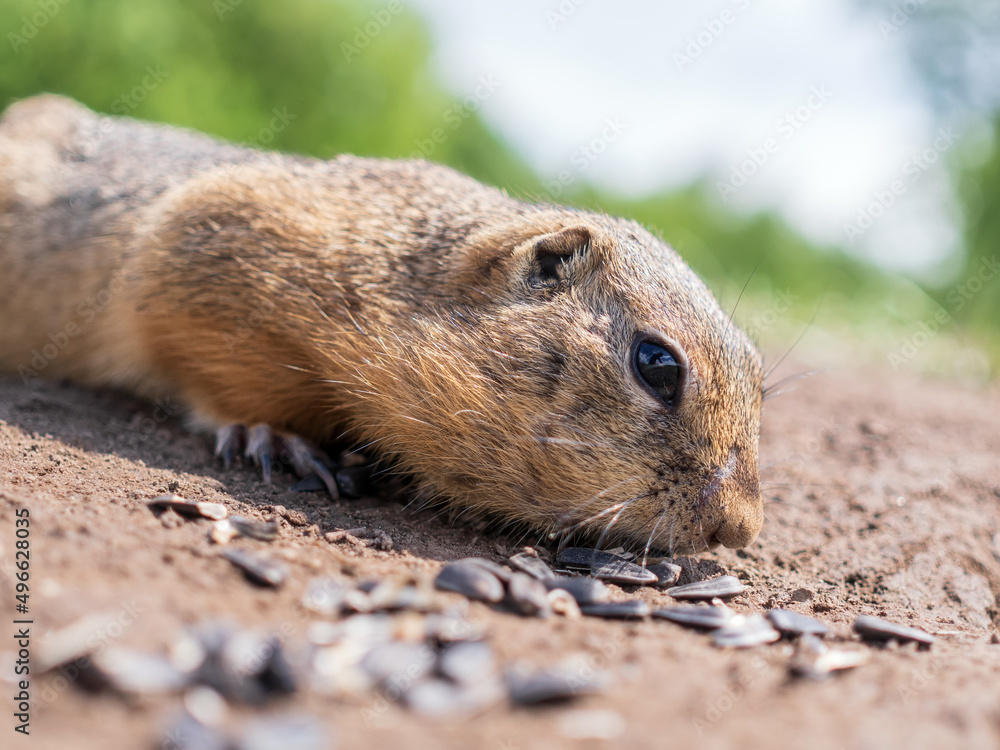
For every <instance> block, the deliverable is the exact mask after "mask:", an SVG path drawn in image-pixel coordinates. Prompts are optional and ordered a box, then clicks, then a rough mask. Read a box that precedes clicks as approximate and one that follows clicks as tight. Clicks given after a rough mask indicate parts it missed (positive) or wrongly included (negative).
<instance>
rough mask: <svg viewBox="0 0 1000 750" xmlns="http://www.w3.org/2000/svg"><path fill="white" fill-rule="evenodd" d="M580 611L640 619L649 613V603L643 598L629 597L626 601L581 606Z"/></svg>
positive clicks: (625, 618) (600, 615) (601, 615)
mask: <svg viewBox="0 0 1000 750" xmlns="http://www.w3.org/2000/svg"><path fill="white" fill-rule="evenodd" d="M580 611H581V612H582V613H583V614H585V615H588V616H590V617H609V618H614V619H620V620H638V619H641V618H643V617H646V616H647V615H648V614H649V605H648V604H646V602H644V601H643V600H642V599H628V600H626V601H624V602H604V603H602V604H588V605H586V606H584V607H580Z"/></svg>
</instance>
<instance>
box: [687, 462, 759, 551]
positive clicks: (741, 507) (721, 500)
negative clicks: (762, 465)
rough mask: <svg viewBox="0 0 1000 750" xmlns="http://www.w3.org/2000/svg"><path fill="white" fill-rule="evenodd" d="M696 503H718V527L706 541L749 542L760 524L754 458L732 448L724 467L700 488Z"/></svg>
mask: <svg viewBox="0 0 1000 750" xmlns="http://www.w3.org/2000/svg"><path fill="white" fill-rule="evenodd" d="M699 503H700V504H702V505H709V504H710V503H718V504H719V507H720V508H721V513H720V518H719V526H718V528H717V529H716V530H715V532H714V533H713V534H712V536H711V539H710V540H709V543H710V544H721V545H723V546H725V547H728V548H729V549H741V548H743V547H746V546H747V545H748V544H751V543H752V542H753V540H754V539H756V538H757V535H758V534H759V533H760V529H761V527H762V526H763V525H764V508H763V503H762V501H761V497H760V480H759V478H758V475H757V461H756V457H754V459H753V460H752V461H746V460H745V459H743V458H741V457H740V456H739V455H738V454H737V452H736V451H733V452H732V453H730V455H729V460H728V461H727V462H726V464H725V466H722V467H720V468H719V469H717V470H716V471H715V473H714V474H713V476H712V478H711V479H710V480H709V482H708V484H707V485H705V488H704V489H703V490H702V491H701V496H700V497H699Z"/></svg>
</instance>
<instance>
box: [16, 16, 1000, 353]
mask: <svg viewBox="0 0 1000 750" xmlns="http://www.w3.org/2000/svg"><path fill="white" fill-rule="evenodd" d="M0 33H3V34H4V36H5V37H6V38H5V39H4V40H0V45H7V46H6V48H5V51H4V53H3V54H2V55H0V105H3V106H5V105H6V104H8V103H9V102H11V101H12V100H15V99H18V98H22V97H27V96H31V95H34V94H37V93H39V92H42V91H50V92H56V93H61V94H65V95H68V96H71V97H73V98H75V99H77V100H79V101H81V102H83V103H85V104H87V105H88V106H90V107H92V108H94V109H96V110H98V111H103V112H109V113H114V114H128V115H131V116H134V117H139V118H143V119H148V120H155V121H162V122H170V123H175V124H177V125H182V126H186V127H191V128H195V129H197V130H201V131H205V132H208V133H213V134H216V135H219V136H222V137H224V138H228V139H232V140H235V141H239V142H246V143H250V144H252V145H257V146H260V147H265V148H274V149H280V150H285V151H293V152H299V153H308V154H313V155H316V156H320V157H329V156H332V155H334V154H337V153H342V152H349V153H355V154H361V155H371V156H385V157H406V156H412V155H421V156H424V157H426V158H429V159H431V160H434V161H439V162H443V163H446V164H450V165H452V166H454V167H456V168H458V169H460V170H462V171H464V172H466V173H468V174H471V175H472V176H474V177H476V178H478V179H480V180H483V181H485V182H487V183H490V184H494V185H498V186H501V187H503V188H505V189H507V190H508V191H509V192H511V193H512V194H515V195H520V196H524V197H528V198H533V199H539V200H549V196H548V195H547V194H546V193H545V190H544V187H543V182H542V180H541V179H540V178H539V177H538V176H537V175H535V174H533V173H532V171H531V170H530V169H529V168H528V167H527V166H526V165H525V164H524V163H523V161H522V160H521V159H520V158H519V157H518V156H517V155H516V154H515V153H514V152H513V151H512V150H511V148H510V147H509V146H508V145H506V144H505V143H503V142H502V141H501V140H500V139H499V138H498V137H497V136H496V135H495V134H493V133H492V132H490V130H489V129H488V128H487V127H486V125H485V124H484V123H483V121H482V120H481V119H480V118H479V116H478V114H477V112H476V111H475V109H476V107H475V106H469V105H466V104H463V103H462V102H459V101H456V100H455V99H454V98H453V97H452V96H450V95H449V94H447V93H446V92H445V91H444V90H443V89H442V88H441V87H440V85H439V84H438V83H437V82H436V81H435V79H434V76H433V75H432V73H431V71H430V65H429V59H430V53H431V45H430V41H429V37H428V35H427V33H426V30H425V28H424V26H423V24H422V23H421V19H420V18H419V17H418V16H416V15H415V13H414V12H413V11H412V10H409V9H406V8H405V7H404V6H403V5H402V4H401V2H399V0H386V1H385V2H382V0H379V2H374V3H370V4H366V3H364V2H349V1H348V0H285V1H284V2H265V0H157V2H151V3H147V2H127V0H3V4H2V6H0ZM436 136H441V137H436ZM963 195H964V196H965V198H966V199H967V201H968V202H969V204H970V205H972V206H973V207H979V208H978V210H977V211H973V212H972V213H971V218H972V220H971V222H970V229H969V231H970V235H969V243H970V248H974V250H973V252H972V253H971V254H970V256H969V257H970V260H969V263H970V266H971V265H974V264H975V262H976V260H975V258H976V256H977V254H986V255H990V254H991V253H992V248H996V247H997V246H998V240H1000V219H998V215H997V212H995V211H991V210H990V207H991V206H995V205H997V197H998V196H1000V157H998V156H996V155H994V158H993V160H992V161H990V162H989V163H987V164H986V165H985V166H982V167H981V168H980V169H979V171H977V172H976V174H975V175H971V176H969V178H968V179H967V180H966V189H965V191H964V193H963ZM560 200H561V201H562V202H571V203H575V204H577V205H581V206H584V207H590V208H598V209H601V210H605V211H608V212H610V213H615V214H619V215H624V216H629V217H632V218H635V219H637V220H639V221H640V222H642V223H644V224H645V225H647V226H649V227H650V228H652V229H653V230H654V231H657V232H659V233H660V234H661V235H662V236H663V237H664V238H665V239H667V240H668V241H670V242H671V243H672V244H673V245H674V246H675V247H677V248H678V250H679V251H680V252H681V253H682V255H684V257H685V258H686V259H687V260H688V262H689V263H690V264H691V265H692V267H693V268H695V270H696V271H698V272H699V273H701V274H702V276H703V277H704V278H705V279H706V280H707V281H708V283H709V284H710V286H712V287H713V288H714V289H715V290H716V292H717V293H718V294H719V296H720V298H721V299H722V302H723V304H724V305H726V306H729V307H731V306H732V305H733V304H734V303H735V301H736V297H737V295H739V294H740V293H741V289H742V287H743V286H744V284H745V283H746V281H747V279H749V278H750V277H751V274H753V280H752V283H751V284H750V285H749V287H748V289H747V295H746V297H745V298H744V301H743V302H742V303H741V307H740V314H739V315H737V319H738V320H742V321H743V322H744V323H749V327H750V328H751V330H752V331H753V333H754V334H755V335H757V336H758V337H759V338H761V339H762V340H763V342H764V343H765V344H770V345H772V347H773V348H775V349H779V348H784V347H786V346H787V345H788V344H790V343H791V341H792V340H793V339H795V337H796V336H797V333H798V330H801V328H802V326H804V325H806V324H807V323H808V321H809V320H810V319H812V318H813V317H814V316H815V315H816V314H817V312H818V314H819V317H818V318H817V325H819V326H826V327H827V329H828V330H830V331H833V335H832V336H827V337H826V338H823V339H821V345H822V346H825V347H826V348H827V349H831V351H832V349H833V348H835V347H834V346H833V345H834V343H835V342H836V341H839V340H841V339H851V340H852V341H854V340H862V339H865V338H867V339H868V340H869V344H870V347H869V348H870V350H871V352H873V353H874V356H879V357H882V358H884V357H885V356H886V354H885V353H886V351H888V350H890V349H891V348H892V347H893V346H897V347H898V346H899V345H900V344H901V343H905V337H906V336H907V333H908V331H912V328H913V323H914V321H920V320H926V319H928V318H929V317H932V316H933V315H934V311H935V309H936V305H937V304H943V302H942V295H944V294H946V292H947V290H940V291H938V292H935V291H934V290H931V293H930V294H928V293H926V292H925V290H922V289H920V288H919V287H917V286H916V285H914V284H912V283H909V282H906V281H904V280H900V279H896V278H892V277H890V276H888V275H886V274H884V273H882V272H880V271H878V270H876V269H874V268H872V267H870V266H868V265H866V264H864V263H863V262H861V261H859V260H857V259H854V258H852V257H850V256H848V255H846V254H844V253H842V252H840V251H838V250H837V249H831V248H826V249H824V248H816V247H813V246H811V245H810V244H809V243H808V242H807V241H806V240H804V239H803V238H802V237H801V236H799V235H797V234H796V233H794V232H793V231H791V230H790V229H789V228H788V227H787V226H786V225H785V224H783V223H782V222H781V221H779V220H778V219H776V218H775V217H774V216H772V215H769V214H760V215H755V216H749V217H746V216H737V215H734V214H732V213H731V212H729V211H728V210H727V209H726V208H725V207H724V206H723V205H722V204H720V203H719V202H718V201H717V200H716V199H715V198H714V197H713V196H712V195H711V191H710V190H709V189H708V188H707V187H706V186H704V185H698V184H696V185H694V186H691V187H690V188H688V189H686V190H681V191H677V192H671V193H665V194H662V195H657V196H652V197H649V198H647V199H643V200H637V201H625V200H622V199H619V198H616V197H614V196H607V195H601V194H597V193H595V192H593V190H591V189H590V188H589V187H587V186H586V185H582V186H579V187H578V188H576V189H575V190H574V191H572V193H571V194H569V195H562V196H560ZM935 294H937V295H938V298H937V300H936V301H935V297H934V295H935ZM988 296H989V295H983V298H982V299H981V300H980V301H978V302H977V304H976V305H969V306H967V307H966V309H965V310H964V312H962V313H961V314H959V313H958V312H957V311H956V315H955V317H956V320H960V321H961V322H970V323H974V324H975V326H978V330H981V331H986V332H990V335H992V333H991V332H992V331H994V330H995V329H996V323H997V319H998V315H997V312H998V307H997V300H996V296H995V295H994V296H993V297H991V298H990V299H988V300H987V299H986V297H988ZM782 299H784V300H785V303H780V304H779V302H780V300H782ZM789 299H793V302H792V303H791V304H788V302H787V301H788V300H789ZM821 299H822V302H821V301H820V300H821ZM779 307H780V308H781V314H780V315H776V314H773V313H774V311H775V310H776V309H778V308H779ZM769 311H770V312H771V313H772V314H771V317H770V318H768V317H767V316H768V312H769ZM772 319H773V322H772ZM761 321H764V322H765V323H766V325H762V324H759V323H760V322H761ZM850 346H853V344H849V345H848V347H850ZM994 348H996V347H994ZM908 361H909V360H908ZM994 361H995V360H994Z"/></svg>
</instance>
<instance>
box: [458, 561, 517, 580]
mask: <svg viewBox="0 0 1000 750" xmlns="http://www.w3.org/2000/svg"><path fill="white" fill-rule="evenodd" d="M456 562H465V563H469V564H470V565H478V566H479V567H480V568H485V569H486V570H488V571H489V572H490V573H492V574H493V575H495V576H496V577H497V578H499V579H500V580H501V581H503V582H504V583H507V581H509V580H510V577H511V575H512V574H511V572H510V571H509V570H507V568H505V567H504V566H503V565H500V564H499V563H495V562H493V561H492V560H487V559H486V558H485V557H466V558H464V559H462V560H457V561H456Z"/></svg>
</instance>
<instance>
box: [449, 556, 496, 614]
mask: <svg viewBox="0 0 1000 750" xmlns="http://www.w3.org/2000/svg"><path fill="white" fill-rule="evenodd" d="M498 567H499V566H498ZM434 586H435V587H437V588H438V589H440V590H441V591H454V592H455V593H458V594H462V595H464V596H466V597H468V598H469V599H479V600H481V601H486V602H493V603H496V602H499V601H502V600H503V597H504V590H503V584H502V583H500V579H499V578H497V577H496V575H494V574H493V573H492V572H490V570H489V569H487V568H486V567H484V566H483V565H482V564H480V562H478V561H474V558H469V559H466V560H457V561H455V562H450V563H448V564H447V565H445V566H444V567H443V568H441V572H440V573H438V575H437V578H435V579H434Z"/></svg>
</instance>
